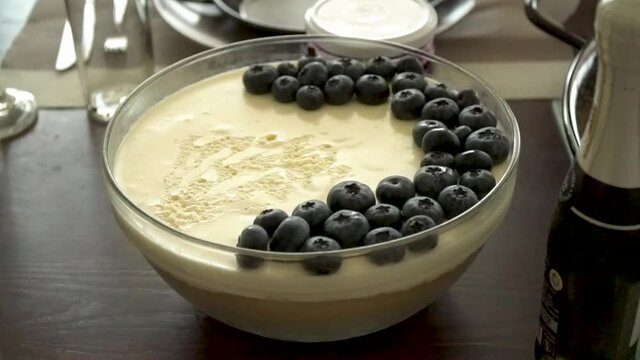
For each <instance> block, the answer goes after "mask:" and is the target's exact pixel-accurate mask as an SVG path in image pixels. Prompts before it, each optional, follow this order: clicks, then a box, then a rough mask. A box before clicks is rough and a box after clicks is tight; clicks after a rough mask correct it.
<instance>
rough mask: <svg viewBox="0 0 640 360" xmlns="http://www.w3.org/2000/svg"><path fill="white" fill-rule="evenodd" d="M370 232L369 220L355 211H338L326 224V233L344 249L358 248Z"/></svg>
mask: <svg viewBox="0 0 640 360" xmlns="http://www.w3.org/2000/svg"><path fill="white" fill-rule="evenodd" d="M368 232H369V222H368V221H367V218H366V217H364V215H362V214H361V213H359V212H357V211H353V210H339V211H336V212H334V213H333V214H331V216H329V218H328V219H327V220H326V221H325V222H324V233H325V234H327V236H329V237H331V238H333V239H335V240H337V241H338V242H339V243H340V246H342V248H344V249H346V248H352V247H356V246H358V245H359V244H360V241H361V240H362V239H363V238H364V236H365V235H366V234H367V233H368Z"/></svg>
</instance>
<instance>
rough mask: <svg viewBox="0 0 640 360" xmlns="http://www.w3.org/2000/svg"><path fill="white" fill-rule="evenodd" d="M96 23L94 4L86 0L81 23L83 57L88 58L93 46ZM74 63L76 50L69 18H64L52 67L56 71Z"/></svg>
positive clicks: (69, 66) (91, 0)
mask: <svg viewBox="0 0 640 360" xmlns="http://www.w3.org/2000/svg"><path fill="white" fill-rule="evenodd" d="M95 23H96V15H95V6H94V3H93V0H87V1H86V3H85V5H84V16H83V23H82V43H83V45H82V48H83V49H84V50H83V58H84V60H85V61H87V60H89V57H90V56H91V49H92V48H93V37H94V28H95ZM75 63H76V51H75V49H74V46H73V33H72V31H71V24H70V23H69V20H65V22H64V27H63V28H62V36H61V38H60V46H59V47H58V55H57V56H56V63H55V65H54V68H55V69H56V71H64V70H67V69H70V68H71V67H73V65H74V64H75Z"/></svg>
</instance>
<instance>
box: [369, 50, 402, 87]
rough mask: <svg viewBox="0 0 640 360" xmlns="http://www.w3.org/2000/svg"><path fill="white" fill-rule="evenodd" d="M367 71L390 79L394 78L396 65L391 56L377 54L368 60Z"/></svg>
mask: <svg viewBox="0 0 640 360" xmlns="http://www.w3.org/2000/svg"><path fill="white" fill-rule="evenodd" d="M365 73H366V74H375V75H380V76H382V77H383V78H385V80H387V81H389V80H391V78H393V75H395V73H396V67H395V66H394V65H393V61H392V60H391V59H390V58H388V57H386V56H376V57H374V58H372V59H370V60H369V61H367V65H366V68H365Z"/></svg>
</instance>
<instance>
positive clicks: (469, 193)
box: [438, 185, 478, 219]
mask: <svg viewBox="0 0 640 360" xmlns="http://www.w3.org/2000/svg"><path fill="white" fill-rule="evenodd" d="M438 202H439V203H440V205H441V206H442V210H444V216H446V217H447V219H451V218H454V217H456V216H458V215H460V214H462V213H463V212H465V211H466V210H467V209H470V208H471V207H472V206H473V205H475V204H477V203H478V197H477V196H476V194H475V193H474V192H473V190H471V189H469V188H468V187H466V186H463V185H451V186H447V187H446V188H444V189H443V190H442V191H441V192H440V195H438Z"/></svg>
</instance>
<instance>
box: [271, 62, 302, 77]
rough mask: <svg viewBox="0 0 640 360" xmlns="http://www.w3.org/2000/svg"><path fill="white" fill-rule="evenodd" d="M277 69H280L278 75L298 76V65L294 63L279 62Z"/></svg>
mask: <svg viewBox="0 0 640 360" xmlns="http://www.w3.org/2000/svg"><path fill="white" fill-rule="evenodd" d="M276 69H277V70H278V75H280V76H284V75H288V76H293V77H297V76H298V67H297V66H296V64H294V63H290V62H282V63H280V64H278V67H277V68H276Z"/></svg>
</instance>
